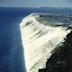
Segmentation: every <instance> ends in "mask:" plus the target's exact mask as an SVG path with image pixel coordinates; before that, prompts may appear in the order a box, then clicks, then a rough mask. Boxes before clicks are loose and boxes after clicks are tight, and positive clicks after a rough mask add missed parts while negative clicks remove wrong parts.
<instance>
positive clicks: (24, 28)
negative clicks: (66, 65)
mask: <svg viewBox="0 0 72 72" xmlns="http://www.w3.org/2000/svg"><path fill="white" fill-rule="evenodd" d="M38 18H39V15H37V14H31V15H29V16H27V17H26V18H24V19H23V21H22V22H21V24H20V30H21V37H22V43H23V47H24V57H25V65H26V70H27V72H38V69H40V68H45V66H46V61H47V59H48V58H49V57H50V56H51V55H52V54H51V51H52V50H54V48H55V47H56V46H57V45H58V44H60V43H61V42H63V41H64V38H65V37H66V35H67V34H68V33H69V32H70V30H67V29H66V28H65V27H62V26H59V27H53V26H49V25H45V24H42V23H40V22H39V21H37V20H36V19H38Z"/></svg>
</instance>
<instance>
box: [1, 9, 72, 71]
mask: <svg viewBox="0 0 72 72" xmlns="http://www.w3.org/2000/svg"><path fill="white" fill-rule="evenodd" d="M37 12H38V13H39V12H40V13H41V12H42V13H72V9H56V8H55V9H54V8H0V72H25V65H24V56H23V55H24V52H23V47H22V42H21V36H20V28H19V24H20V22H21V21H22V19H23V18H24V17H25V16H27V15H29V14H30V13H37Z"/></svg>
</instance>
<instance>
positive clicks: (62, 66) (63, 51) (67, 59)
mask: <svg viewBox="0 0 72 72" xmlns="http://www.w3.org/2000/svg"><path fill="white" fill-rule="evenodd" d="M39 72H72V31H71V32H70V33H69V34H68V35H67V36H66V38H65V42H63V45H61V46H59V47H57V48H56V49H55V50H54V52H53V54H52V56H51V57H50V58H49V59H48V61H47V62H46V68H45V69H39Z"/></svg>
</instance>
